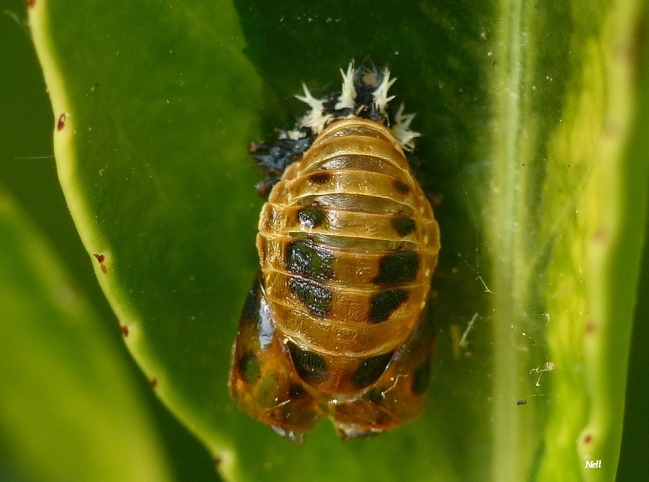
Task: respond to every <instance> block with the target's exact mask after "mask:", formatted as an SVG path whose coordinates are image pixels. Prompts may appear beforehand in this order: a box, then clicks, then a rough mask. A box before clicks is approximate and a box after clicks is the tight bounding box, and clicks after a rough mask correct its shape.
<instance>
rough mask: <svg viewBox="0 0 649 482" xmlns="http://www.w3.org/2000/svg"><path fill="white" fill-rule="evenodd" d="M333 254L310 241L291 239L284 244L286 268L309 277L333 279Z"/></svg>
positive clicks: (321, 279)
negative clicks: (291, 240) (288, 242)
mask: <svg viewBox="0 0 649 482" xmlns="http://www.w3.org/2000/svg"><path fill="white" fill-rule="evenodd" d="M333 263H334V256H333V255H332V254H331V253H330V252H329V251H328V250H327V249H326V248H323V247H320V246H318V245H316V244H314V243H312V242H311V241H304V240H300V241H293V242H292V243H290V244H288V245H287V246H286V269H287V270H288V271H290V272H291V273H295V274H299V275H302V276H305V277H307V278H309V279H314V280H320V281H327V280H331V279H333V275H334V270H333Z"/></svg>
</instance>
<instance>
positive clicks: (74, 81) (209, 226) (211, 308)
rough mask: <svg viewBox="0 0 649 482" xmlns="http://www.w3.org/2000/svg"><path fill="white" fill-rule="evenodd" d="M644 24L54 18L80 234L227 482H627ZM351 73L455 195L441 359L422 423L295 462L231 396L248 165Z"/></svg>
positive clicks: (600, 8) (327, 446)
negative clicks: (302, 94)
mask: <svg viewBox="0 0 649 482" xmlns="http://www.w3.org/2000/svg"><path fill="white" fill-rule="evenodd" d="M639 9H640V3H639V2H634V1H631V0H628V1H622V0H620V1H617V2H604V1H601V2H590V3H589V4H587V5H585V4H583V3H580V2H576V1H575V2H572V3H563V4H548V3H547V2H546V3H543V2H509V3H507V2H502V3H496V2H475V1H473V2H472V1H469V0H466V1H462V2H453V3H448V4H438V3H434V2H430V1H424V2H418V3H414V2H413V3H410V2H408V3H403V2H400V3H397V2H388V1H385V2H378V3H377V2H368V1H358V2H326V3H325V2H319V3H305V2H295V1H283V2H272V4H271V3H269V2H257V3H254V4H252V3H249V2H242V1H236V2H234V4H232V3H229V2H226V1H220V2H192V3H191V5H189V4H176V3H170V4H167V3H165V2H140V3H133V2H119V1H118V2H117V3H115V2H114V1H113V2H110V4H109V3H104V2H96V3H94V4H92V5H83V6H75V5H71V4H70V2H64V1H63V0H59V1H55V0H50V1H48V2H45V1H37V3H36V5H35V6H34V7H33V8H31V9H30V23H31V26H32V32H33V36H34V42H35V45H36V48H37V52H38V55H39V58H40V61H41V64H42V66H43V70H44V73H45V78H46V82H47V85H48V89H49V92H50V95H51V97H52V104H53V108H54V113H55V117H56V119H57V120H60V121H61V122H60V123H59V125H60V129H55V133H54V147H55V154H56V158H57V165H58V169H59V176H60V179H61V183H62V186H63V189H64V191H65V194H66V198H67V200H68V204H69V206H70V209H71V212H72V214H73V217H74V218H75V222H76V224H77V227H78V229H79V232H80V233H81V236H82V239H83V241H84V244H85V246H86V249H87V250H88V252H89V253H90V254H91V255H93V256H94V255H98V256H99V255H101V256H99V259H102V260H103V261H102V263H101V264H99V263H96V272H97V275H98V278H99V280H100V283H101V284H102V287H103V288H104V290H105V292H106V294H107V296H108V298H109V300H110V302H111V305H112V306H113V309H114V310H115V312H116V313H117V315H118V317H119V318H120V322H121V323H122V324H123V326H125V327H126V328H128V333H129V335H128V337H127V338H126V343H127V345H128V346H129V348H130V349H131V351H132V352H133V354H134V356H135V358H136V360H137V361H138V363H139V364H140V365H141V366H142V368H143V370H144V371H145V373H146V374H147V376H148V377H149V378H150V379H155V380H156V383H157V391H158V393H159V395H160V397H161V398H162V399H163V400H164V401H165V402H166V403H167V405H168V406H169V407H170V408H171V410H172V411H174V413H176V414H177V415H178V417H179V418H180V419H181V420H183V421H184V422H185V423H186V424H187V425H188V426H189V427H190V428H191V429H192V430H193V431H194V432H195V433H196V434H197V435H198V436H199V438H201V439H202V440H203V441H204V442H205V443H206V445H207V446H208V447H209V448H210V450H211V451H212V452H213V453H214V455H215V457H217V458H218V459H219V460H220V461H221V468H222V471H223V473H224V474H225V475H226V476H227V477H228V478H233V479H234V478H236V479H247V480H259V479H262V478H263V479H264V480H304V479H306V478H308V479H312V480H340V479H347V480H360V479H370V480H394V479H395V478H399V477H400V478H403V479H406V480H421V479H424V480H430V479H443V480H453V479H457V480H484V479H485V478H491V479H493V480H525V479H538V480H555V479H556V477H557V474H561V477H562V479H564V480H581V479H587V480H590V479H595V480H600V479H601V480H608V479H610V478H612V477H613V475H614V473H615V469H616V466H617V459H618V453H619V445H620V437H621V422H622V408H623V404H624V390H625V375H626V363H627V357H628V345H629V337H630V329H631V320H632V314H633V313H632V309H633V304H634V301H635V297H636V283H637V278H638V269H639V260H640V253H641V247H642V242H643V235H644V222H645V219H646V204H647V203H646V201H647V199H646V196H647V194H646V189H647V177H648V173H647V167H648V163H647V162H646V160H645V158H646V154H647V152H648V149H647V147H648V146H647V145H646V143H645V141H643V139H642V136H641V135H640V134H639V133H640V132H642V129H646V128H647V119H645V117H643V116H642V115H641V114H642V112H643V110H642V109H641V108H640V107H639V106H640V105H644V104H640V102H641V101H642V102H644V97H639V95H640V92H642V89H641V86H644V87H647V82H646V73H645V70H646V69H647V67H646V66H647V65H648V64H647V63H640V62H639V58H640V55H641V53H642V52H643V50H642V49H644V48H646V42H645V41H644V40H642V38H641V37H640V36H639V35H638V32H639V30H638V29H639V27H638V25H639V16H640V14H641V12H640V10H639ZM351 58H355V59H356V60H357V61H358V62H361V61H363V60H366V59H368V58H369V59H371V60H373V61H374V62H376V63H377V64H378V65H379V66H381V65H383V64H385V63H387V64H389V65H390V68H391V71H392V72H393V74H394V75H396V76H397V77H398V78H399V81H398V82H397V84H396V85H395V86H394V88H393V90H394V93H396V94H397V95H399V99H400V100H403V101H404V102H405V103H406V108H408V106H410V109H411V110H415V111H417V113H418V117H417V118H416V120H415V124H416V125H415V128H416V130H418V131H421V132H422V133H423V138H422V139H421V142H420V143H419V144H418V146H419V150H418V157H419V159H420V162H419V163H418V166H417V170H418V174H419V175H420V179H421V181H422V183H423V185H424V187H425V188H426V189H427V190H429V191H431V192H437V193H439V194H441V195H443V198H444V200H443V202H442V204H441V205H440V206H439V207H438V208H437V210H436V214H437V217H438V219H439V222H440V226H441V230H442V252H441V258H440V265H439V267H438V270H437V273H436V275H435V279H434V284H433V288H434V291H435V294H436V298H435V301H434V303H433V316H434V319H435V322H436V326H437V347H438V353H437V357H436V360H435V363H434V366H433V383H432V386H431V397H430V398H431V399H430V402H429V408H428V411H427V412H426V414H425V415H424V417H422V419H420V420H419V421H417V422H415V423H413V424H410V425H408V426H406V427H403V428H401V429H398V430H396V431H394V432H393V433H390V434H386V435H382V436H381V437H378V438H376V439H373V440H367V441H363V442H359V443H355V444H343V443H341V442H339V441H338V440H337V439H336V438H335V435H334V433H333V430H332V429H331V427H330V426H329V425H327V424H323V425H321V426H320V427H319V428H318V429H317V430H316V432H315V433H314V434H312V435H309V437H308V438H307V441H306V443H305V446H304V447H301V448H298V447H293V446H290V445H289V444H288V443H287V442H285V441H284V440H281V439H279V438H277V437H276V436H275V435H274V434H272V433H271V432H270V430H268V429H267V428H265V427H263V426H261V425H260V424H259V423H257V422H255V421H253V420H250V419H249V418H247V417H246V416H244V415H243V414H241V413H239V411H238V410H237V409H236V408H235V407H234V406H233V404H232V402H231V401H230V400H229V398H228V395H227V386H226V383H227V370H228V364H229V353H230V346H231V343H232V340H233V338H234V334H235V332H236V325H237V319H238V316H239V310H240V308H241V306H242V304H243V300H244V297H245V295H246V292H247V290H248V288H249V285H250V283H251V282H252V280H253V277H254V273H255V271H256V266H257V259H256V253H255V250H254V234H255V225H256V218H257V216H258V210H259V207H260V204H261V202H260V200H259V199H257V198H256V197H255V193H254V189H253V185H254V182H255V181H256V180H257V179H259V176H258V175H257V174H256V173H255V172H254V171H253V170H252V169H251V168H250V161H248V160H246V155H245V148H246V145H247V143H248V142H249V141H251V140H254V139H258V138H266V139H269V138H271V137H272V136H273V135H274V133H273V129H274V128H277V127H287V126H289V125H290V124H291V123H292V120H291V119H292V118H293V117H294V116H296V115H299V114H300V113H301V111H302V106H300V105H299V103H298V102H297V101H296V100H294V99H293V98H292V96H293V94H295V93H298V92H299V90H300V82H302V81H304V82H306V83H307V85H308V86H309V88H310V89H311V91H312V92H313V93H314V94H315V95H322V94H324V93H327V92H329V91H331V90H332V89H334V88H337V85H338V83H339V82H340V79H339V77H338V73H337V70H338V68H340V67H344V66H345V65H346V64H347V63H348V62H349V60H350V59H351ZM645 110H646V109H645ZM634 129H635V130H634ZM633 132H637V133H638V134H635V135H634V136H632V133H633ZM102 256H103V258H102ZM102 270H103V271H102ZM104 271H105V272H104ZM461 340H463V341H467V342H468V347H466V345H464V344H463V343H462V344H461V343H460V341H461ZM523 401H525V402H526V403H525V404H523ZM377 454H381V455H380V457H377V456H376V455H377ZM596 460H601V461H602V464H601V468H599V469H589V468H586V462H587V461H596Z"/></svg>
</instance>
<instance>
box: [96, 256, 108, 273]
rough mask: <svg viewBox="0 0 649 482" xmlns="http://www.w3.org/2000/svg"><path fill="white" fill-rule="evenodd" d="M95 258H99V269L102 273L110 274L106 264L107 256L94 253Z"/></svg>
mask: <svg viewBox="0 0 649 482" xmlns="http://www.w3.org/2000/svg"><path fill="white" fill-rule="evenodd" d="M93 256H94V257H95V258H97V262H98V263H99V268H100V269H101V272H102V273H104V274H106V273H108V268H107V267H106V265H105V264H104V261H105V260H106V256H104V255H103V254H100V253H94V254H93Z"/></svg>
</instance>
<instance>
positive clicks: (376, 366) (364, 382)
mask: <svg viewBox="0 0 649 482" xmlns="http://www.w3.org/2000/svg"><path fill="white" fill-rule="evenodd" d="M393 353H394V352H390V353H384V354H383V355H378V356H373V357H370V358H368V359H366V360H364V361H363V363H361V364H360V365H359V367H358V370H356V373H354V375H352V382H354V385H356V386H357V387H358V388H363V387H366V386H368V385H371V384H372V383H374V382H376V381H377V380H378V379H379V378H380V377H381V375H383V372H384V371H385V369H386V368H387V366H388V363H390V360H391V359H392V355H393Z"/></svg>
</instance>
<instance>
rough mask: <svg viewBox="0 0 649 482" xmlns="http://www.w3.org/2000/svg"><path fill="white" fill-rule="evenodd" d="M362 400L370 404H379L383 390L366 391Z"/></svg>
mask: <svg viewBox="0 0 649 482" xmlns="http://www.w3.org/2000/svg"><path fill="white" fill-rule="evenodd" d="M363 398H364V399H365V400H369V401H370V402H372V403H381V402H382V401H383V390H380V389H379V388H376V387H374V388H372V389H371V390H368V391H367V393H366V394H365V395H363Z"/></svg>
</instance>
